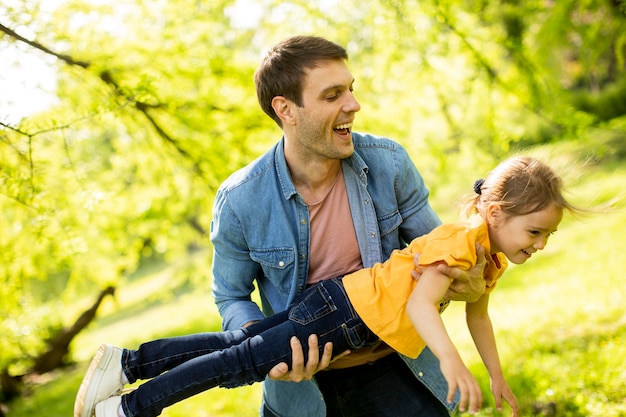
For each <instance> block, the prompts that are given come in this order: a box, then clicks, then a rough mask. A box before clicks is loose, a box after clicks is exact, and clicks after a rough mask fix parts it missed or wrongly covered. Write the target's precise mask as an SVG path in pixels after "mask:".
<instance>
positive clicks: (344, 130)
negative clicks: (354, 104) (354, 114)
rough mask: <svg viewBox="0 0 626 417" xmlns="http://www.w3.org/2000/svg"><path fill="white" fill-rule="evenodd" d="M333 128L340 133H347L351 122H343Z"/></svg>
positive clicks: (349, 130)
mask: <svg viewBox="0 0 626 417" xmlns="http://www.w3.org/2000/svg"><path fill="white" fill-rule="evenodd" d="M333 130H334V131H335V132H337V133H339V134H340V135H349V134H350V132H351V131H352V123H344V124H341V125H337V126H335V127H334V128H333Z"/></svg>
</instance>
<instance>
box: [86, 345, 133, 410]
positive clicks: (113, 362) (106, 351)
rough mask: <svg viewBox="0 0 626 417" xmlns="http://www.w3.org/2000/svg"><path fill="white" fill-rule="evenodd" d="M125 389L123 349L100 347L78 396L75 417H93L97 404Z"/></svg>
mask: <svg viewBox="0 0 626 417" xmlns="http://www.w3.org/2000/svg"><path fill="white" fill-rule="evenodd" d="M123 387H124V384H122V349H121V348H118V347H115V346H111V345H102V346H100V348H98V351H97V352H96V354H95V355H94V357H93V359H92V360H91V364H90V365H89V368H88V369H87V373H86V374H85V377H84V378H83V382H81V384H80V388H79V389H78V394H76V401H75V402H74V417H92V416H93V413H94V407H95V406H96V404H98V403H99V402H101V401H104V400H106V399H107V398H109V397H112V396H114V395H118V394H119V392H120V391H121V390H122V388H123ZM111 415H113V414H111ZM115 416H116V417H117V411H116V414H115Z"/></svg>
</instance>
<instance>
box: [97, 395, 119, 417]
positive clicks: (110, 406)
mask: <svg viewBox="0 0 626 417" xmlns="http://www.w3.org/2000/svg"><path fill="white" fill-rule="evenodd" d="M121 402H122V397H110V398H107V399H106V400H104V401H100V402H99V403H98V404H96V417H119V416H120V414H119V409H120V404H121Z"/></svg>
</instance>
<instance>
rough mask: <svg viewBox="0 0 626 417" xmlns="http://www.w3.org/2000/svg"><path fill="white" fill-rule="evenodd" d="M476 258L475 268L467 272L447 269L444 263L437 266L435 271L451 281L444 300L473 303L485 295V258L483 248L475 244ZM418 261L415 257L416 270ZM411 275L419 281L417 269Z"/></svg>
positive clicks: (454, 268)
mask: <svg viewBox="0 0 626 417" xmlns="http://www.w3.org/2000/svg"><path fill="white" fill-rule="evenodd" d="M476 257H477V262H476V266H474V267H473V268H472V269H470V270H468V271H464V270H462V269H461V268H457V267H449V266H448V265H446V264H445V263H441V264H439V265H437V269H438V270H439V271H440V272H441V273H443V274H444V275H447V276H448V277H449V278H450V279H451V280H452V283H451V284H450V287H449V288H448V291H447V292H446V296H445V298H446V299H448V300H454V301H466V302H469V303H473V302H475V301H477V300H478V299H479V298H480V297H481V296H482V295H483V294H484V293H485V286H486V283H485V277H484V276H483V272H484V270H485V266H486V265H487V258H486V257H485V248H484V247H482V246H481V245H479V244H476ZM418 261H419V255H415V260H414V263H415V266H416V268H419V267H418V265H419V263H418ZM411 275H412V276H413V278H415V279H419V277H420V275H421V273H420V271H419V269H415V270H413V271H411Z"/></svg>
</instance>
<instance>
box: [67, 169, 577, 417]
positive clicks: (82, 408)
mask: <svg viewBox="0 0 626 417" xmlns="http://www.w3.org/2000/svg"><path fill="white" fill-rule="evenodd" d="M474 191H475V195H473V196H472V197H471V198H470V199H469V200H468V202H467V203H466V205H465V206H464V208H463V211H462V214H463V215H464V219H465V221H464V222H462V223H455V224H444V225H442V226H439V227H438V228H436V229H434V230H433V231H432V232H431V233H429V234H428V235H426V236H422V237H419V238H417V239H415V240H413V241H412V242H411V243H410V244H409V246H407V247H406V248H404V249H402V250H397V251H394V252H393V254H392V255H391V257H390V259H389V260H387V261H386V262H384V263H382V264H376V265H374V267H372V268H366V269H362V270H359V271H357V272H355V273H352V274H350V275H346V276H344V277H343V278H333V279H330V280H326V281H322V282H320V283H318V284H316V285H315V286H313V287H311V288H309V289H307V290H305V291H304V292H303V293H302V294H301V295H300V296H299V297H298V298H296V300H295V301H294V303H293V304H292V306H291V307H290V308H289V309H288V310H287V311H284V312H282V313H278V314H276V315H274V316H271V317H269V318H267V319H265V320H262V321H260V322H258V323H256V324H253V325H251V326H249V327H247V328H245V329H239V330H235V331H226V332H215V333H200V334H194V335H188V336H182V337H174V338H169V339H162V340H155V341H151V342H147V343H144V344H142V345H141V346H140V347H139V349H137V350H130V349H122V348H117V347H114V346H110V345H103V346H101V347H100V349H99V350H98V352H97V353H96V355H95V357H94V359H93V360H92V362H91V365H90V366H89V369H88V371H87V374H86V376H85V377H84V379H83V382H82V383H81V386H80V389H79V391H78V394H77V397H76V403H75V407H74V416H75V417H91V416H93V414H94V409H95V415H96V417H118V416H120V417H123V416H127V417H148V416H158V415H159V414H161V411H162V410H163V409H164V408H165V407H167V406H170V405H172V404H174V403H176V402H178V401H181V400H183V399H185V398H188V397H190V396H192V395H195V394H198V393H200V392H202V391H205V390H207V389H210V388H213V387H216V386H221V387H227V388H232V387H237V386H241V385H245V384H251V383H253V382H259V381H262V380H263V379H264V378H265V376H266V374H267V373H268V372H269V370H270V369H271V368H272V367H273V366H275V365H276V364H278V363H280V362H286V363H291V348H290V343H289V340H290V338H291V337H293V336H296V337H298V338H299V339H300V341H301V343H303V345H305V344H306V341H307V340H308V337H309V335H311V334H317V335H318V337H319V342H320V343H319V345H320V347H323V346H324V345H325V344H326V343H327V342H332V343H333V355H338V354H340V353H342V352H344V351H346V350H356V349H359V348H362V347H365V346H368V345H372V344H374V343H376V342H377V341H378V340H382V341H384V342H385V343H387V344H388V345H389V346H391V347H392V348H393V349H395V350H396V351H398V352H399V353H401V354H403V355H406V356H409V357H412V358H415V357H417V356H418V355H419V354H420V352H421V351H422V350H423V349H424V347H425V346H426V345H428V347H429V348H430V349H431V350H432V352H433V353H434V354H435V356H436V357H437V358H438V359H439V361H440V367H441V372H442V373H443V376H444V377H445V379H446V381H447V382H448V402H452V401H453V399H454V397H455V394H457V392H458V395H459V409H460V410H461V411H464V410H465V409H466V407H467V406H468V405H469V411H470V412H471V413H474V412H477V411H478V410H479V409H480V406H481V403H482V393H481V390H480V387H479V386H478V383H477V382H476V380H475V379H474V377H473V376H472V374H471V373H470V371H469V370H468V369H467V367H466V366H465V365H464V364H463V361H462V360H461V357H460V356H459V353H458V352H457V350H456V349H455V347H454V345H453V344H452V342H451V340H450V338H449V337H448V334H447V332H446V330H445V327H444V324H443V321H442V320H441V317H440V313H441V312H442V311H443V310H444V309H445V307H446V306H447V304H448V301H447V300H445V299H443V297H444V295H445V293H446V290H447V289H448V287H449V285H450V279H449V278H448V277H447V276H445V275H443V274H441V273H440V272H439V271H438V269H437V264H438V263H441V262H445V263H447V264H448V265H450V266H458V267H461V268H464V269H469V268H471V267H472V266H474V265H475V264H476V262H477V255H476V244H477V243H478V244H480V245H482V246H483V247H484V248H485V250H486V253H488V254H489V256H488V259H487V266H486V268H485V272H484V277H485V282H486V288H485V293H484V295H483V296H482V297H481V298H480V299H479V300H478V301H476V302H474V303H467V304H466V313H467V323H468V327H469V330H470V333H471V335H472V338H473V339H474V343H475V345H476V347H477V349H478V351H479V353H480V355H481V358H482V359H483V362H484V364H485V366H486V368H487V370H488V371H489V375H490V378H491V390H492V393H493V395H494V397H495V400H496V405H497V407H498V409H501V407H502V399H504V400H505V401H506V402H508V403H509V405H510V406H511V408H512V410H513V415H514V416H517V414H518V405H517V400H516V398H515V396H514V395H513V393H512V391H511V389H510V388H509V386H508V384H507V382H506V381H505V379H504V375H503V372H502V367H501V365H500V360H499V357H498V353H497V349H496V342H495V338H494V333H493V328H492V325H491V321H490V319H489V315H488V312H487V305H488V301H489V294H490V293H491V291H492V290H493V289H494V288H495V286H496V282H497V280H498V278H499V277H500V276H501V275H502V273H503V272H504V270H505V269H506V267H507V259H508V261H510V262H513V263H515V264H522V263H524V262H526V260H527V259H529V258H530V257H531V256H532V255H533V254H534V253H535V252H536V251H538V250H541V249H543V248H544V247H545V245H546V243H547V240H548V237H549V236H550V235H551V234H552V233H554V232H555V231H556V229H557V226H558V224H559V223H560V221H561V218H562V215H563V210H564V209H565V210H568V211H570V212H576V211H577V209H576V208H575V207H574V206H572V205H571V204H570V203H569V202H567V201H566V200H565V198H564V197H563V194H562V183H561V179H560V178H559V177H558V176H557V175H556V174H555V173H554V172H553V171H552V169H550V168H549V167H548V166H546V165H544V164H543V163H541V162H539V161H537V160H535V159H532V158H528V157H514V158H511V159H509V160H507V161H505V162H503V163H501V164H500V165H498V166H497V167H496V168H495V169H494V170H493V171H492V172H491V173H490V174H489V175H488V176H487V178H486V179H485V180H478V181H476V183H475V185H474ZM415 254H420V256H419V264H420V267H421V268H422V274H421V277H420V279H419V280H415V279H413V277H412V276H411V271H412V270H413V269H414V264H413V259H414V255H415ZM166 371H167V372H166ZM145 379H150V380H149V381H147V382H146V383H144V384H142V385H140V386H139V387H138V388H137V389H136V390H134V391H132V392H130V393H126V394H123V395H122V394H121V389H122V387H123V386H124V385H125V384H127V383H133V382H135V381H137V380H145Z"/></svg>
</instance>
